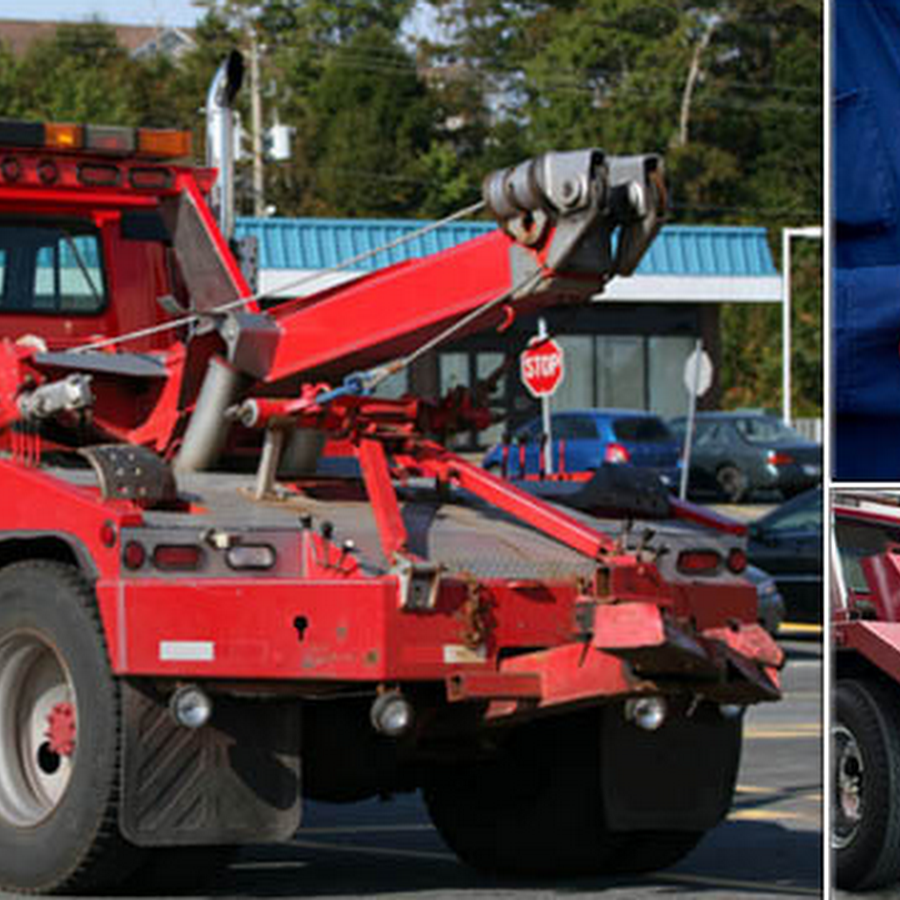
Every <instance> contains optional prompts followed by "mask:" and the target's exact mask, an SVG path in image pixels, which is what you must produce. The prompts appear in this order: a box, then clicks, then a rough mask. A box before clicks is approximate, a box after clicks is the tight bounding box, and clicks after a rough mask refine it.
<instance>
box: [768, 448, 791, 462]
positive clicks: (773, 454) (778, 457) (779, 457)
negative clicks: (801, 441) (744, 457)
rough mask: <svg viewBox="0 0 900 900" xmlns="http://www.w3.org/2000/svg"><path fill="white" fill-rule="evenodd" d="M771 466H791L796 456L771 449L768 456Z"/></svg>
mask: <svg viewBox="0 0 900 900" xmlns="http://www.w3.org/2000/svg"><path fill="white" fill-rule="evenodd" d="M766 459H767V460H768V463H769V465H770V466H789V465H790V464H791V463H792V462H793V461H794V457H793V456H791V454H790V453H782V452H780V451H778V450H770V451H769V454H768V456H767V457H766Z"/></svg>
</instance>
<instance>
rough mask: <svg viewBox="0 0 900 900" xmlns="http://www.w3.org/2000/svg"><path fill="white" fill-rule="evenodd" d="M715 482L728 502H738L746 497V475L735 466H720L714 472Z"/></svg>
mask: <svg viewBox="0 0 900 900" xmlns="http://www.w3.org/2000/svg"><path fill="white" fill-rule="evenodd" d="M716 483H717V484H718V486H719V491H720V492H721V493H722V496H723V497H725V499H726V500H727V501H728V502H729V503H740V502H741V501H742V500H745V499H746V498H747V494H748V487H749V485H748V483H747V476H746V475H745V474H744V473H743V472H742V471H741V470H740V469H739V468H738V467H737V466H732V465H727V466H722V467H721V468H720V469H719V470H718V471H717V472H716Z"/></svg>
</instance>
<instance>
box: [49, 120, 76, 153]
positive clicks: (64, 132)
mask: <svg viewBox="0 0 900 900" xmlns="http://www.w3.org/2000/svg"><path fill="white" fill-rule="evenodd" d="M83 144H84V133H83V131H82V129H81V126H80V125H61V124H56V123H52V124H47V125H45V126H44V146H46V147H52V148H53V149H55V150H79V149H81V147H82V146H83Z"/></svg>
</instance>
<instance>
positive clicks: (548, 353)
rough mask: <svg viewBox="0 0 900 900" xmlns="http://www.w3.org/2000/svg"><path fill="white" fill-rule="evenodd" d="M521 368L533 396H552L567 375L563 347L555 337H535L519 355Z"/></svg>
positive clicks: (525, 382) (523, 381) (523, 382)
mask: <svg viewBox="0 0 900 900" xmlns="http://www.w3.org/2000/svg"><path fill="white" fill-rule="evenodd" d="M519 370H520V372H521V376H522V384H524V385H525V387H526V388H527V389H528V393H529V394H531V396H532V397H551V396H552V395H553V394H555V393H556V389H557V388H558V387H559V386H560V384H562V380H563V377H564V376H565V367H564V365H563V350H562V347H560V346H559V344H557V343H556V341H554V340H553V338H534V339H533V340H532V341H531V343H530V344H529V346H528V348H527V349H525V350H524V351H523V352H522V355H521V356H520V357H519Z"/></svg>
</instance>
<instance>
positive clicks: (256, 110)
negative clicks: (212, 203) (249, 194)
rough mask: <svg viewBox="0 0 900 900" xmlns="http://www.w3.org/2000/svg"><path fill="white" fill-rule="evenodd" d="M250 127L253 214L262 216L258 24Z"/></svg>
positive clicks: (252, 55)
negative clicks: (251, 137) (251, 135)
mask: <svg viewBox="0 0 900 900" xmlns="http://www.w3.org/2000/svg"><path fill="white" fill-rule="evenodd" d="M250 119H251V121H250V127H251V130H252V132H253V215H254V216H256V217H257V218H261V217H262V216H263V214H264V212H265V208H266V204H265V197H264V196H263V125H262V120H263V116H262V89H261V87H260V81H259V39H258V36H257V33H256V25H255V24H254V25H251V26H250Z"/></svg>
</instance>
